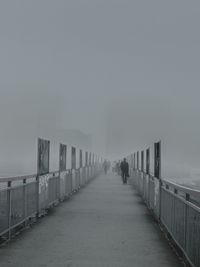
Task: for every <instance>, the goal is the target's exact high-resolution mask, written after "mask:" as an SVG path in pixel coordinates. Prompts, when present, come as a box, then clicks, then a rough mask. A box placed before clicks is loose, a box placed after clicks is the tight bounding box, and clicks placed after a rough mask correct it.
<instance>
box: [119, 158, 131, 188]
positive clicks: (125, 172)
mask: <svg viewBox="0 0 200 267" xmlns="http://www.w3.org/2000/svg"><path fill="white" fill-rule="evenodd" d="M120 168H121V173H122V181H123V184H127V178H128V177H129V164H128V162H127V161H126V158H124V160H123V161H122V162H121V164H120Z"/></svg>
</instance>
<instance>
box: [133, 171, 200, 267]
mask: <svg viewBox="0 0 200 267" xmlns="http://www.w3.org/2000/svg"><path fill="white" fill-rule="evenodd" d="M130 173H131V175H130V177H131V179H132V181H133V184H134V186H135V188H136V189H137V191H138V192H139V193H140V195H141V196H142V198H143V199H144V201H145V203H146V205H147V206H148V208H149V209H150V210H151V211H152V212H153V214H154V216H155V218H156V219H157V220H158V221H159V222H160V223H161V225H163V226H164V229H165V230H166V231H167V232H168V233H169V234H170V236H171V237H172V239H173V240H174V241H175V243H176V244H177V246H178V247H179V248H180V249H181V250H182V252H183V254H184V255H185V257H186V258H187V260H188V261H189V263H190V264H191V266H194V267H199V266H200V190H193V189H190V188H187V187H184V186H181V185H178V184H175V183H173V182H171V181H168V180H164V179H163V180H161V179H157V178H155V177H154V176H153V175H149V174H146V173H144V172H142V171H139V170H136V169H131V171H130Z"/></svg>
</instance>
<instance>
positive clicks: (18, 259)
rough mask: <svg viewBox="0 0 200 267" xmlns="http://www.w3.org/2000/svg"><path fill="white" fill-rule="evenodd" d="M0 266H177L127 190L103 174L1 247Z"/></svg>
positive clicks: (146, 214)
mask: <svg viewBox="0 0 200 267" xmlns="http://www.w3.org/2000/svg"><path fill="white" fill-rule="evenodd" d="M0 266H1V267H46V266H47V267H147V266H148V267H149V266H152V267H180V266H182V265H181V264H180V262H179V261H178V259H177V257H176V255H175V254H174V252H173V251H172V249H171V248H170V246H169V245H168V243H167V241H166V240H165V238H164V237H163V236H162V234H161V232H160V230H159V229H158V226H157V225H156V224H155V222H154V221H153V219H152V217H151V216H150V215H149V213H148V211H147V209H146V207H145V206H144V205H143V204H142V202H141V199H140V197H139V196H138V195H137V193H136V192H135V191H134V190H133V189H132V186H130V185H122V184H121V180H120V178H119V177H117V176H115V175H113V174H108V175H107V177H105V176H101V177H98V178H97V179H95V180H94V181H93V182H91V183H90V184H89V185H88V186H87V187H85V188H84V189H83V190H81V191H80V193H78V194H77V195H75V196H73V198H72V199H71V200H70V201H67V202H64V203H62V204H61V205H60V206H59V207H57V208H56V209H54V210H53V211H52V212H51V213H50V214H49V216H47V217H45V218H43V219H41V221H40V222H39V223H37V224H35V225H34V226H33V227H32V228H31V229H29V230H27V231H24V232H23V233H22V234H21V235H20V236H19V237H18V238H16V240H14V241H12V242H11V243H10V244H8V245H6V246H5V247H3V248H1V249H0Z"/></svg>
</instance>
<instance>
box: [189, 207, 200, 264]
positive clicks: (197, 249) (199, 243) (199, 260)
mask: <svg viewBox="0 0 200 267" xmlns="http://www.w3.org/2000/svg"><path fill="white" fill-rule="evenodd" d="M186 252H187V255H188V257H189V259H190V260H191V261H192V262H193V264H194V266H197V267H198V266H200V210H197V209H195V208H194V207H192V206H189V205H188V206H187V234H186Z"/></svg>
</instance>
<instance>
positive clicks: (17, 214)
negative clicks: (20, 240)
mask: <svg viewBox="0 0 200 267" xmlns="http://www.w3.org/2000/svg"><path fill="white" fill-rule="evenodd" d="M10 190H11V226H14V225H17V224H19V223H20V222H22V221H23V220H24V218H25V217H24V216H25V214H24V201H25V199H24V186H18V187H14V188H11V189H10Z"/></svg>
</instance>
